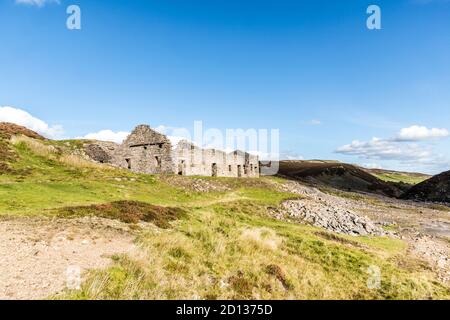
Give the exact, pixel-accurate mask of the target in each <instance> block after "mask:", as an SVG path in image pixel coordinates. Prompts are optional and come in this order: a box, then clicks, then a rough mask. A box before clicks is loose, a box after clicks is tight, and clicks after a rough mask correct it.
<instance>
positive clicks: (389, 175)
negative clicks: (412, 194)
mask: <svg viewBox="0 0 450 320" xmlns="http://www.w3.org/2000/svg"><path fill="white" fill-rule="evenodd" d="M367 170H368V171H369V172H370V173H371V174H373V175H374V176H376V177H377V178H378V179H380V180H383V181H387V182H395V183H398V182H400V183H406V184H410V185H416V184H418V183H421V182H423V181H425V180H427V179H429V178H431V176H429V175H426V174H422V173H414V172H399V171H390V170H382V169H367Z"/></svg>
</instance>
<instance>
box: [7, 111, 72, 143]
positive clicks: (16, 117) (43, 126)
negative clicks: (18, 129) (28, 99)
mask: <svg viewBox="0 0 450 320" xmlns="http://www.w3.org/2000/svg"><path fill="white" fill-rule="evenodd" d="M0 122H11V123H15V124H17V125H20V126H23V127H26V128H28V129H30V130H33V131H35V132H37V133H39V134H41V135H43V136H44V137H47V138H57V137H60V136H62V134H63V133H64V131H63V128H62V127H61V126H60V125H54V126H49V125H48V124H47V123H45V122H44V121H42V120H40V119H38V118H35V117H33V116H32V115H31V114H29V113H28V112H26V111H24V110H21V109H17V108H13V107H8V106H5V107H1V106H0Z"/></svg>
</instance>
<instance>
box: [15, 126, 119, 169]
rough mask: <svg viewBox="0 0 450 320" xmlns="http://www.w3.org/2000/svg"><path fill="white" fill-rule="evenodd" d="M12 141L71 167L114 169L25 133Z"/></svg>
mask: <svg viewBox="0 0 450 320" xmlns="http://www.w3.org/2000/svg"><path fill="white" fill-rule="evenodd" d="M10 141H11V143H12V144H13V145H19V144H24V145H25V146H27V148H28V149H30V150H31V152H33V153H34V154H36V155H38V156H41V157H45V158H48V159H51V160H55V161H59V162H61V163H62V164H64V165H67V166H70V167H74V168H78V169H107V170H108V169H109V170H112V169H113V168H112V167H110V166H108V165H104V164H100V163H95V162H92V161H89V160H87V159H84V158H83V157H81V156H80V155H77V154H71V153H64V151H63V150H61V149H58V148H56V147H54V146H52V145H47V144H45V143H43V142H42V141H41V140H36V139H33V138H30V137H27V136H24V135H16V136H12V137H11V139H10Z"/></svg>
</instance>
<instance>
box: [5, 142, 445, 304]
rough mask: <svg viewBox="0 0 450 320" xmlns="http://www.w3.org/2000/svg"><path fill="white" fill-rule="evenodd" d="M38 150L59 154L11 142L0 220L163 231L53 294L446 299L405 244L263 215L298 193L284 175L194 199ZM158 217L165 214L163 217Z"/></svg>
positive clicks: (61, 145) (154, 182) (156, 181)
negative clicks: (142, 225) (80, 221)
mask: <svg viewBox="0 0 450 320" xmlns="http://www.w3.org/2000/svg"><path fill="white" fill-rule="evenodd" d="M45 144H46V145H51V146H54V147H57V148H58V151H57V152H54V153H50V154H49V155H47V156H46V155H45V153H46V152H47V151H46V149H45V148H44V149H43V150H41V151H39V152H37V151H36V150H37V149H36V150H33V148H32V147H30V145H27V143H26V142H20V143H17V144H15V145H14V147H13V151H14V153H15V155H16V159H15V161H13V162H12V163H11V164H10V166H11V168H12V169H14V170H13V171H11V172H9V173H6V174H2V175H0V199H1V200H0V215H2V214H3V215H12V216H14V215H16V216H19V215H20V216H22V215H55V216H65V217H79V216H84V215H99V216H102V217H111V218H116V219H120V220H122V221H125V222H129V223H134V222H136V221H138V220H145V221H153V222H154V223H155V224H156V225H159V226H160V227H162V228H152V229H144V230H141V232H140V233H139V235H138V236H137V239H136V244H137V245H138V246H139V247H140V248H141V250H140V252H139V253H136V254H131V255H121V256H116V257H114V259H113V264H112V266H111V267H109V268H107V269H104V270H93V271H90V272H89V274H88V275H87V279H86V281H85V282H84V283H83V285H82V288H81V290H77V291H68V292H65V293H64V294H63V295H60V296H58V298H71V299H428V298H449V297H450V294H449V291H448V290H449V289H448V288H447V287H444V286H443V285H442V284H440V283H439V282H438V281H437V280H436V278H435V275H434V273H433V272H432V271H431V270H430V269H429V268H428V267H427V266H426V265H424V264H423V263H422V262H420V261H417V260H414V259H413V258H411V257H409V256H408V254H407V252H406V244H405V243H404V242H403V241H401V240H397V239H391V238H374V237H349V236H340V235H339V236H338V235H335V234H332V233H329V232H326V231H324V230H322V229H318V228H315V227H311V226H306V225H301V224H295V223H289V222H283V221H279V220H275V219H273V218H271V217H270V208H273V207H276V206H278V205H279V204H280V202H281V201H283V200H285V199H290V198H294V197H298V196H297V195H293V194H289V193H283V192H279V191H276V190H275V188H273V185H274V184H276V183H283V180H282V179H280V178H261V179H230V178H198V177H197V178H195V179H205V180H208V181H209V182H211V183H219V184H221V185H226V186H227V187H228V188H229V191H224V192H209V193H196V192H192V191H189V190H187V189H186V188H182V187H180V186H176V185H171V184H170V183H169V182H165V180H164V179H161V178H160V177H156V176H148V175H139V174H133V173H130V172H128V171H124V170H118V169H112V168H108V167H92V166H88V165H87V166H84V165H83V162H80V164H78V165H76V166H69V165H68V164H67V163H66V162H64V161H63V158H61V156H62V155H63V154H64V152H66V150H67V149H66V148H69V149H70V150H76V148H78V147H79V146H80V142H67V141H65V142H56V143H54V142H51V141H49V142H45ZM34 148H36V146H35V147H34ZM39 154H41V155H39ZM183 179H194V178H189V177H185V178H183ZM161 206H163V207H170V208H174V209H175V211H171V210H169V209H165V208H161ZM177 208H178V209H177ZM178 210H181V211H178ZM148 212H150V213H151V214H150V215H148V214H147V213H148ZM161 212H162V213H163V214H164V215H166V216H167V217H168V219H162V218H161V217H158V216H157V215H158V214H159V213H161ZM180 212H182V214H178V213H180ZM130 213H132V214H130ZM164 217H165V216H164ZM164 217H163V218H164ZM160 218H161V219H160ZM371 266H377V267H378V268H380V270H381V283H380V287H378V288H376V289H369V288H368V286H367V281H368V279H369V274H368V269H369V268H370V267H371Z"/></svg>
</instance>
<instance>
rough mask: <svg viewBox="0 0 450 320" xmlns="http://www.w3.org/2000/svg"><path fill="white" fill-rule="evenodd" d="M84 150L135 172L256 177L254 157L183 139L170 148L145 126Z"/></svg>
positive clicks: (255, 159)
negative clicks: (118, 140) (121, 139)
mask: <svg viewBox="0 0 450 320" xmlns="http://www.w3.org/2000/svg"><path fill="white" fill-rule="evenodd" d="M85 151H86V154H87V155H88V156H89V157H90V158H91V159H93V160H94V161H97V162H101V163H109V164H112V165H114V166H117V167H120V168H124V169H129V170H131V171H133V172H138V173H147V174H159V173H175V174H179V175H186V176H193V175H198V176H218V177H259V159H258V157H257V156H254V155H251V154H249V153H246V152H243V151H239V150H236V151H234V152H231V153H226V152H224V151H221V150H215V149H202V148H199V147H197V146H195V145H194V144H192V143H190V142H188V141H185V140H183V141H181V142H180V143H178V144H177V146H176V147H175V148H173V147H172V144H171V142H170V140H169V139H168V138H167V137H166V136H165V135H163V134H160V133H159V132H156V131H155V130H153V129H151V128H150V127H149V126H147V125H140V126H137V127H136V128H135V129H134V130H133V132H132V133H131V134H130V135H129V136H128V137H127V139H126V140H125V141H124V142H123V143H122V144H121V145H119V144H115V143H112V142H104V141H97V142H95V143H90V144H87V145H86V146H85Z"/></svg>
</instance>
